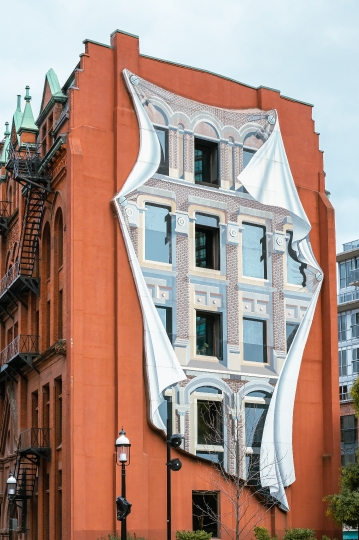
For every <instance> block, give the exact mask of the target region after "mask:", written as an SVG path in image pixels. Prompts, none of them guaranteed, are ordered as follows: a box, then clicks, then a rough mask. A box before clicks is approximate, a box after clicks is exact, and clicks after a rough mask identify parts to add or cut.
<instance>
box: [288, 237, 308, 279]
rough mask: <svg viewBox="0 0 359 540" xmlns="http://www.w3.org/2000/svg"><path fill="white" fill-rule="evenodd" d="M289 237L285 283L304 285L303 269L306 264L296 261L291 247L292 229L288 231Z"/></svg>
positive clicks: (295, 255)
mask: <svg viewBox="0 0 359 540" xmlns="http://www.w3.org/2000/svg"><path fill="white" fill-rule="evenodd" d="M288 235H289V238H287V283H291V284H292V285H301V286H302V287H305V285H306V275H305V272H304V270H305V269H306V268H307V265H306V264H304V263H302V262H300V261H298V258H297V254H296V252H295V251H294V249H293V248H292V238H293V233H292V231H288Z"/></svg>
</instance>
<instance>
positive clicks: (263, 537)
mask: <svg viewBox="0 0 359 540" xmlns="http://www.w3.org/2000/svg"><path fill="white" fill-rule="evenodd" d="M254 536H255V537H256V539H257V540H272V538H271V536H270V534H269V532H268V529H266V528H265V527H254ZM273 540H274V539H273Z"/></svg>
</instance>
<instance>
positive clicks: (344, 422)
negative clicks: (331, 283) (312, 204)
mask: <svg viewBox="0 0 359 540" xmlns="http://www.w3.org/2000/svg"><path fill="white" fill-rule="evenodd" d="M358 255H359V242H358V241H357V240H354V241H352V242H347V243H346V244H343V251H342V252H341V253H338V254H337V262H338V281H339V283H338V285H339V287H338V289H339V294H338V342H339V351H338V360H339V398H340V428H341V448H342V464H343V465H346V464H347V463H354V462H355V461H356V452H357V450H358V427H357V419H356V417H355V411H354V407H353V400H352V398H351V395H350V389H351V387H352V385H353V383H354V381H355V379H356V378H357V377H358V373H359V365H358V353H359V348H358V347H359V345H358V340H359V332H358V323H359V294H358V288H357V285H358V279H357V278H358V276H357V271H356V269H357V268H358V267H359V257H358Z"/></svg>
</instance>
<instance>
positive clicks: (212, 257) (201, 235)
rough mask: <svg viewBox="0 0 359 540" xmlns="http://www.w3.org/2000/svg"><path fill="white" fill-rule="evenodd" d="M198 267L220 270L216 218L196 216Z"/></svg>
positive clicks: (202, 215) (203, 215)
mask: <svg viewBox="0 0 359 540" xmlns="http://www.w3.org/2000/svg"><path fill="white" fill-rule="evenodd" d="M195 231H196V233H195V249H196V266H197V267H198V268H211V269H213V270H219V260H220V259H219V249H220V248H219V224H218V218H217V217H215V216H207V215H205V214H199V213H197V214H196V225H195Z"/></svg>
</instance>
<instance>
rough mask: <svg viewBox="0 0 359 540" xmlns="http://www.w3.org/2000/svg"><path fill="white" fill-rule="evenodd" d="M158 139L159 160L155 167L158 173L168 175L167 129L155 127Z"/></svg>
mask: <svg viewBox="0 0 359 540" xmlns="http://www.w3.org/2000/svg"><path fill="white" fill-rule="evenodd" d="M155 130H156V133H157V137H158V140H159V141H160V146H161V161H160V165H159V167H158V169H157V172H158V173H159V174H165V175H166V176H168V173H169V160H168V130H167V129H161V128H155Z"/></svg>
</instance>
